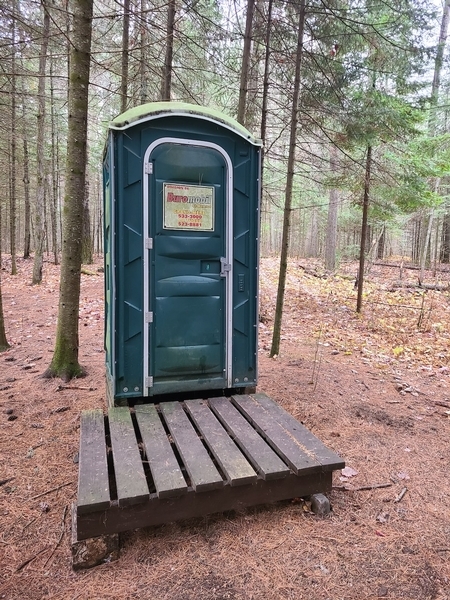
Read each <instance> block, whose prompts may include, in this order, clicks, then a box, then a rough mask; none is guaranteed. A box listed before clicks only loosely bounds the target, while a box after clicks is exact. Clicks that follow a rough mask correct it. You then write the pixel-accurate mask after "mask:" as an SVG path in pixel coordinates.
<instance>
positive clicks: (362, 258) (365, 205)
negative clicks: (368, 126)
mask: <svg viewBox="0 0 450 600" xmlns="http://www.w3.org/2000/svg"><path fill="white" fill-rule="evenodd" d="M371 167H372V146H367V156H366V175H365V177H364V197H363V216H362V224H361V246H360V250H359V271H358V281H357V287H358V295H357V300H356V312H358V313H360V312H361V308H362V294H363V287H364V263H365V252H366V240H367V218H368V214H369V199H370V196H369V194H370V170H371Z"/></svg>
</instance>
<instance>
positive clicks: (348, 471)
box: [341, 467, 358, 477]
mask: <svg viewBox="0 0 450 600" xmlns="http://www.w3.org/2000/svg"><path fill="white" fill-rule="evenodd" d="M341 473H342V475H344V477H355V475H358V471H355V469H352V468H351V467H345V468H344V469H342V471H341Z"/></svg>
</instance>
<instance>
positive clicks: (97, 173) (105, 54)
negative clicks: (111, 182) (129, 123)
mask: <svg viewBox="0 0 450 600" xmlns="http://www.w3.org/2000/svg"><path fill="white" fill-rule="evenodd" d="M72 8H73V7H72V6H71V3H70V2H65V3H62V4H59V3H58V4H56V3H53V2H51V1H50V0H41V1H40V2H36V1H34V0H8V2H5V3H2V6H1V8H0V105H1V112H2V119H1V124H0V161H1V164H2V169H3V173H4V177H3V178H2V180H1V182H0V209H1V240H2V250H3V251H4V252H8V253H11V255H12V269H13V270H14V269H15V260H14V259H15V256H16V254H17V253H21V254H22V253H23V255H24V256H25V257H28V256H30V252H32V251H33V252H34V260H35V262H36V263H37V265H36V268H35V269H34V271H33V280H34V282H37V281H39V280H40V277H41V270H42V252H47V253H48V254H51V255H52V257H53V260H54V261H55V262H58V260H59V256H60V251H61V231H62V227H61V218H62V217H61V215H62V204H63V197H64V188H65V183H66V182H65V177H66V174H65V157H66V145H67V130H68V125H67V123H68V114H67V110H68V84H69V79H68V68H69V64H68V62H69V61H68V56H69V51H70V48H71V45H73V42H72V41H71V22H72ZM299 13H302V14H301V15H300V16H301V17H302V18H303V22H302V23H300V26H299ZM448 13H449V2H448V1H447V0H446V1H445V3H444V4H442V3H440V2H437V3H434V2H431V0H414V1H412V2H410V1H408V2H406V1H400V2H397V1H396V2H381V1H380V0H375V1H374V0H361V1H360V0H358V1H355V2H348V1H341V0H331V1H329V2H322V1H320V0H317V1H316V0H310V1H308V2H300V1H299V2H285V1H283V2H280V1H277V0H265V1H262V0H248V3H245V2H217V1H211V0H198V1H193V2H184V1H180V0H168V1H167V0H163V1H159V0H157V1H150V0H124V1H123V2H117V1H112V0H106V1H103V0H102V1H96V2H95V3H94V13H93V20H92V46H91V53H90V56H91V64H90V85H89V113H88V136H89V139H88V170H87V186H86V195H85V211H84V245H83V261H84V262H85V263H88V262H90V260H91V255H92V252H94V251H95V252H101V251H102V243H103V240H102V200H101V197H102V190H101V168H100V165H101V161H102V153H103V147H104V142H105V139H106V132H107V125H108V122H109V121H111V120H112V118H114V117H115V116H116V115H117V114H118V113H120V112H122V111H123V110H125V109H126V108H129V107H132V106H135V105H138V104H141V103H145V102H149V101H158V100H166V99H171V100H181V101H187V102H193V103H198V104H204V105H208V106H211V107H214V108H218V109H220V110H223V111H224V112H226V113H227V114H229V115H231V116H234V117H236V118H237V119H238V120H239V121H240V122H242V123H243V124H244V125H245V126H246V127H247V128H248V129H250V130H251V131H252V132H253V133H254V134H255V135H257V136H260V137H261V138H262V139H263V142H264V161H263V166H264V175H263V177H264V178H263V183H264V185H263V196H262V243H261V249H262V253H263V255H270V254H274V253H279V252H280V251H281V246H282V230H283V209H284V208H285V199H286V188H287V185H286V181H287V179H289V177H288V172H289V160H288V159H289V150H292V151H293V157H292V159H293V168H291V170H292V171H293V173H292V192H291V194H292V200H291V204H290V205H289V206H288V210H289V212H290V223H289V225H290V246H289V253H290V254H292V255H300V256H309V257H322V258H323V260H324V261H325V266H326V268H327V269H329V270H333V269H334V268H335V267H336V265H337V264H339V262H340V261H342V260H345V259H354V258H356V257H358V256H359V252H360V247H361V232H362V228H361V219H362V206H363V204H364V198H365V195H366V196H367V198H366V200H367V201H368V205H369V206H368V216H367V232H366V234H365V235H364V237H365V239H364V249H365V252H366V255H367V254H369V256H376V257H379V258H382V257H385V256H391V255H395V256H401V257H403V258H406V259H411V260H412V261H413V262H415V263H416V264H420V263H421V262H422V263H423V264H425V263H426V262H428V263H429V264H434V265H436V264H438V263H440V262H444V263H446V262H448V261H449V255H450V208H449V206H448V176H449V173H450V144H449V140H450V138H449V127H450V125H449V118H448V116H449V112H448V106H449V103H448V95H449V84H450V79H449V70H448V53H447V51H446V38H447V29H448V18H449V15H448ZM300 27H301V31H300ZM299 48H300V52H299V51H298V49H299ZM297 63H300V64H298V65H297ZM297 66H298V71H299V73H298V81H297V80H296V77H295V75H296V67H297ZM296 83H297V84H298V89H297V97H295V91H296V90H295V85H296ZM296 119H297V123H295V125H296V129H295V132H294V137H293V138H292V139H293V140H294V144H292V140H291V133H292V131H291V129H292V124H293V122H294V121H295V120H296ZM293 146H294V148H293ZM368 185H370V190H369V189H368V188H367V186H368ZM365 192H366V194H365Z"/></svg>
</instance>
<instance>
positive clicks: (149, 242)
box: [145, 238, 153, 250]
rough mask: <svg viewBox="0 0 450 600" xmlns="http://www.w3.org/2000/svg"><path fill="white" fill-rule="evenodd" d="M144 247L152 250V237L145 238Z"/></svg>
mask: <svg viewBox="0 0 450 600" xmlns="http://www.w3.org/2000/svg"><path fill="white" fill-rule="evenodd" d="M145 249H146V250H153V238H146V239H145Z"/></svg>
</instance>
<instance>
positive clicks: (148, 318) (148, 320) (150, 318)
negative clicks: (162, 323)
mask: <svg viewBox="0 0 450 600" xmlns="http://www.w3.org/2000/svg"><path fill="white" fill-rule="evenodd" d="M145 322H146V323H153V313H152V312H147V313H145Z"/></svg>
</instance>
